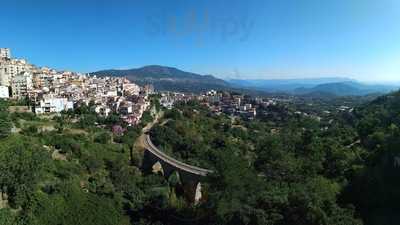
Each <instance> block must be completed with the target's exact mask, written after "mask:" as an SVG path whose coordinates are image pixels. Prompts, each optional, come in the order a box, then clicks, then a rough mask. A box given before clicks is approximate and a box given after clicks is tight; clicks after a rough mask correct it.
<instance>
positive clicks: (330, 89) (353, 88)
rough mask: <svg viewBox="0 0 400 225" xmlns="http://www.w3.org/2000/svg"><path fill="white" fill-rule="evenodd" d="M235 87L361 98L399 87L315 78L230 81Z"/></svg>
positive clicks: (343, 79)
mask: <svg viewBox="0 0 400 225" xmlns="http://www.w3.org/2000/svg"><path fill="white" fill-rule="evenodd" d="M229 82H230V83H231V84H232V85H233V86H235V87H242V88H253V89H256V90H259V91H268V92H283V93H289V94H294V95H316V96H318V95H326V96H327V95H331V96H362V95H369V94H379V93H380V94H384V93H388V92H391V91H395V90H398V89H399V87H400V85H372V84H364V83H360V82H357V81H355V80H352V79H348V78H316V79H292V80H230V81H229Z"/></svg>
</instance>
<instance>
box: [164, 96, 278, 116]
mask: <svg viewBox="0 0 400 225" xmlns="http://www.w3.org/2000/svg"><path fill="white" fill-rule="evenodd" d="M189 100H197V101H199V102H201V103H202V104H203V105H205V106H207V107H209V109H210V110H211V111H212V112H213V113H216V114H220V113H225V114H228V115H231V116H241V117H245V118H248V119H254V118H255V117H256V115H257V110H259V109H261V108H266V107H268V106H270V105H275V104H276V101H275V100H273V99H263V98H252V97H249V96H244V95H238V94H232V93H229V92H221V91H215V90H211V91H208V92H206V93H202V94H199V95H196V94H183V93H176V92H163V93H162V94H161V100H160V103H161V105H162V106H164V107H166V108H172V106H173V104H174V103H175V102H179V101H189Z"/></svg>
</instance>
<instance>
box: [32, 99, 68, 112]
mask: <svg viewBox="0 0 400 225" xmlns="http://www.w3.org/2000/svg"><path fill="white" fill-rule="evenodd" d="M69 109H74V104H73V102H71V101H68V99H66V98H44V99H42V100H40V102H39V103H38V104H37V105H36V106H35V113H36V114H41V113H57V112H61V111H64V110H65V111H67V110H69Z"/></svg>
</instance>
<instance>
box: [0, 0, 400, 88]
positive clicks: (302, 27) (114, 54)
mask: <svg viewBox="0 0 400 225" xmlns="http://www.w3.org/2000/svg"><path fill="white" fill-rule="evenodd" d="M1 8H2V10H1V11H2V12H1V14H0V27H1V30H2V31H1V32H0V46H1V47H9V48H11V49H12V51H13V55H14V56H16V57H25V58H27V59H28V60H29V61H30V62H32V63H34V64H36V65H41V66H44V65H47V66H50V67H54V68H57V69H69V70H73V71H80V72H91V71H96V70H99V69H108V68H132V67H140V66H143V65H150V64H159V65H167V66H174V67H178V68H181V69H184V70H188V71H193V72H198V73H202V74H214V75H216V76H218V77H222V78H227V77H231V78H264V79H270V78H274V79H275V78H304V77H307V78H308V77H326V76H346V77H351V78H355V79H359V80H364V81H390V80H400V23H399V21H400V2H399V1H398V0H379V1H378V0H333V1H324V0H253V1H251V0H247V1H245V0H242V1H239V0H229V1H228V0H169V1H166V0H159V1H155V0H143V1H141V0H140V1H139V0H137V1H135V0H113V1H109V0H86V1H82V0H80V1H78V0H35V1H32V0H13V1H3V2H2V4H1Z"/></svg>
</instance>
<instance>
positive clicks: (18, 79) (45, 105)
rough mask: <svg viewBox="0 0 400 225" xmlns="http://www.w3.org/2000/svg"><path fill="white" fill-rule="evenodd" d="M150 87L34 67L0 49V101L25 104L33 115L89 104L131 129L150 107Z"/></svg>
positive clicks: (152, 89) (152, 90)
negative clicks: (17, 101)
mask: <svg viewBox="0 0 400 225" xmlns="http://www.w3.org/2000/svg"><path fill="white" fill-rule="evenodd" d="M153 92H154V88H153V87H152V86H145V87H140V86H138V85H136V84H134V83H132V82H130V81H129V80H127V79H125V78H120V77H96V76H90V75H88V74H81V73H75V72H69V71H56V70H54V69H51V68H47V67H36V66H34V65H32V64H29V63H27V61H26V60H23V59H14V58H12V57H11V52H10V49H5V48H1V49H0V98H12V99H16V100H20V99H24V100H28V102H30V104H31V108H32V111H33V112H34V113H36V114H43V113H58V112H61V111H68V110H73V109H74V107H77V106H79V105H81V104H86V105H89V103H91V105H92V107H94V109H95V111H96V112H97V113H98V114H99V115H102V116H109V115H110V114H112V113H117V114H118V115H120V116H121V117H122V119H123V120H124V121H126V122H127V123H128V124H130V125H135V124H137V123H138V122H139V121H140V118H141V117H142V114H143V112H144V111H145V110H146V109H147V108H148V107H149V105H150V102H149V99H148V96H149V94H152V93H153Z"/></svg>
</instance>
